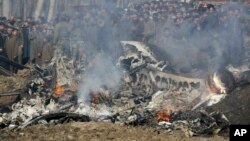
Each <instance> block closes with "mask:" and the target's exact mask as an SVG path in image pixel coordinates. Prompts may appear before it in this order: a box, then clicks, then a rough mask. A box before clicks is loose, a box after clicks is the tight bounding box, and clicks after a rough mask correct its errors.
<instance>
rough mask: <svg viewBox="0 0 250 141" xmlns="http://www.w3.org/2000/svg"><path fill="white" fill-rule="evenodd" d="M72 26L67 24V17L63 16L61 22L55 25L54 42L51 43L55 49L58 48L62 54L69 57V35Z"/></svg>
mask: <svg viewBox="0 0 250 141" xmlns="http://www.w3.org/2000/svg"><path fill="white" fill-rule="evenodd" d="M71 29H72V26H71V24H70V23H69V18H68V17H67V16H63V17H62V18H61V21H60V22H59V23H58V24H56V26H55V30H54V40H53V43H54V45H56V46H57V47H59V48H60V49H61V50H62V52H63V53H64V54H65V55H66V56H68V57H70V55H71V53H70V34H71Z"/></svg>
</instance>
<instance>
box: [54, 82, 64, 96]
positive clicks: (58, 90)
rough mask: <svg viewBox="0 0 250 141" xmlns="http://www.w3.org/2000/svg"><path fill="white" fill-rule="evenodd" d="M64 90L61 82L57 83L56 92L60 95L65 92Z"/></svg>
mask: <svg viewBox="0 0 250 141" xmlns="http://www.w3.org/2000/svg"><path fill="white" fill-rule="evenodd" d="M63 92H64V90H63V87H62V86H61V85H59V84H56V88H55V94H56V95H58V96H60V95H62V94H63Z"/></svg>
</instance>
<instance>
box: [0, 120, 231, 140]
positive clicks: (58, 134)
mask: <svg viewBox="0 0 250 141" xmlns="http://www.w3.org/2000/svg"><path fill="white" fill-rule="evenodd" d="M0 132H1V134H0V139H1V141H99V140H101V141H106V140H114V141H166V140H169V141H180V140H181V141H227V140H229V138H228V137H223V136H217V135H216V136H197V137H190V138H189V137H186V136H185V135H184V134H183V133H182V132H181V131H174V132H172V133H168V132H164V131H163V130H161V131H156V130H155V129H153V128H150V127H144V126H140V127H132V126H125V125H118V124H112V123H107V122H106V123H105V122H81V123H80V122H71V123H66V124H58V125H48V126H46V125H34V126H30V127H27V128H26V129H25V130H21V131H16V132H9V131H5V130H2V131H0Z"/></svg>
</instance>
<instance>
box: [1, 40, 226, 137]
mask: <svg viewBox="0 0 250 141" xmlns="http://www.w3.org/2000/svg"><path fill="white" fill-rule="evenodd" d="M121 43H122V47H123V49H124V50H123V54H122V56H121V57H120V58H119V60H118V63H117V65H118V66H122V67H123V68H125V70H124V72H123V77H122V79H121V83H120V84H119V87H117V88H114V89H111V88H108V87H106V86H103V87H101V88H97V90H98V91H92V92H91V93H90V94H89V96H90V99H89V101H88V102H86V101H81V100H78V99H74V98H75V97H77V89H76V88H77V87H76V85H78V84H79V83H81V81H82V80H84V75H82V74H84V70H85V67H86V66H81V67H78V69H77V70H76V69H75V66H76V65H75V64H74V61H72V60H69V59H67V58H66V57H63V56H60V53H58V54H57V55H55V56H54V58H53V59H52V61H51V63H50V64H48V65H47V66H46V67H38V66H35V67H34V70H35V71H34V70H33V71H31V72H30V73H33V75H26V76H29V81H28V83H26V85H24V84H20V81H19V83H18V84H16V85H22V86H20V88H21V87H23V88H24V87H26V88H27V93H28V96H26V97H25V98H22V100H21V101H19V102H17V103H15V104H13V105H12V107H11V109H10V110H11V112H9V113H1V114H0V126H1V127H9V128H11V129H13V128H24V127H26V126H29V125H32V124H37V123H40V124H50V123H53V124H54V123H63V122H65V121H70V120H79V121H90V120H96V121H109V122H113V123H121V124H126V125H134V126H136V125H148V126H152V127H156V128H158V129H164V130H166V131H172V130H177V129H181V130H182V131H183V132H184V133H185V135H187V136H193V135H200V134H214V133H215V134H217V133H219V132H220V131H227V128H228V125H229V121H228V120H227V118H226V117H225V116H224V115H223V114H222V113H219V112H213V113H210V114H209V113H207V112H205V111H202V110H198V108H199V107H201V106H208V105H212V104H214V103H217V102H219V101H220V100H221V99H223V98H224V97H225V96H226V94H225V93H226V91H225V89H222V88H218V86H222V85H215V86H217V89H219V91H216V92H219V93H214V92H213V91H211V87H210V86H209V83H208V82H207V81H206V80H204V79H200V78H192V77H188V76H181V75H180V74H175V73H173V72H171V69H170V68H171V67H170V66H169V64H170V63H169V62H168V60H163V61H160V60H158V59H157V58H156V57H155V55H154V53H153V52H152V51H151V50H150V48H149V47H147V46H146V45H145V44H143V43H140V42H135V41H122V42H121ZM78 66H80V65H78ZM18 75H19V74H18ZM13 79H14V78H13ZM13 82H15V83H16V82H17V81H13ZM21 82H25V81H24V80H22V81H21ZM216 82H217V81H216ZM218 83H219V84H220V83H222V82H220V81H218ZM5 86H10V85H6V84H5ZM14 88H19V87H17V86H14ZM77 102H78V103H77Z"/></svg>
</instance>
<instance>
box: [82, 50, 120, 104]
mask: <svg viewBox="0 0 250 141" xmlns="http://www.w3.org/2000/svg"><path fill="white" fill-rule="evenodd" d="M89 64H90V66H88V68H87V70H86V72H85V73H84V76H83V82H82V84H80V85H79V94H78V97H79V98H78V102H84V103H88V101H89V98H90V97H89V96H90V93H91V91H98V90H100V88H101V87H103V86H106V87H108V88H114V87H116V86H118V85H119V82H120V79H121V76H122V73H121V69H119V68H117V66H115V64H114V63H113V59H112V57H110V55H107V54H101V53H100V54H98V55H96V56H95V58H94V60H93V61H92V62H91V63H89Z"/></svg>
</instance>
